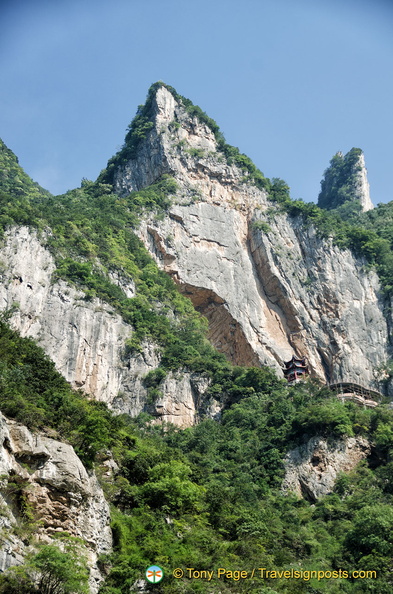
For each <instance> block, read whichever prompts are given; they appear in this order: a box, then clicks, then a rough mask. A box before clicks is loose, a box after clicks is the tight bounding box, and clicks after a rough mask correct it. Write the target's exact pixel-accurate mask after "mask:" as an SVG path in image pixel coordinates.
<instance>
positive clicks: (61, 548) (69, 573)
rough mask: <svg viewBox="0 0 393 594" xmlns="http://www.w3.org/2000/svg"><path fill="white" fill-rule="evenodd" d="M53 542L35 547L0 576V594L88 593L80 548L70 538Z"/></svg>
mask: <svg viewBox="0 0 393 594" xmlns="http://www.w3.org/2000/svg"><path fill="white" fill-rule="evenodd" d="M57 541H58V544H49V545H39V546H38V549H39V550H38V552H37V553H35V554H32V555H30V556H29V557H28V558H27V560H26V561H27V562H26V563H25V564H24V565H22V566H17V567H13V568H12V569H10V570H9V571H8V572H6V573H5V574H2V575H0V594H35V593H37V594H88V592H89V589H88V583H87V580H88V577H89V572H88V569H87V562H86V557H85V555H84V552H83V548H82V546H81V545H80V543H79V542H78V541H77V540H76V539H73V538H61V539H57ZM54 542H56V541H54Z"/></svg>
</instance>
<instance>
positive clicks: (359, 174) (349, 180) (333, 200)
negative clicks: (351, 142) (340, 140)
mask: <svg viewBox="0 0 393 594" xmlns="http://www.w3.org/2000/svg"><path fill="white" fill-rule="evenodd" d="M346 202H358V203H359V204H360V206H361V210H362V212H366V211H367V210H371V209H372V208H374V205H373V203H372V202H371V199H370V186H369V183H368V180H367V169H366V165H365V161H364V154H363V151H362V150H361V149H359V148H352V149H351V150H350V151H349V152H348V153H347V154H346V155H344V154H343V153H342V152H338V153H336V154H335V155H334V157H333V158H332V160H331V161H330V166H329V167H328V169H326V171H325V174H324V178H323V180H322V181H321V192H320V194H319V196H318V206H320V207H321V208H325V209H327V210H332V209H334V208H338V207H340V206H342V205H343V204H344V203H346Z"/></svg>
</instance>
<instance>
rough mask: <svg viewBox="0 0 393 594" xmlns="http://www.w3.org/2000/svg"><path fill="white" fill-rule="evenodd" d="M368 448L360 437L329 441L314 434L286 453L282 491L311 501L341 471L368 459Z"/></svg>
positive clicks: (326, 489) (328, 488)
mask: <svg viewBox="0 0 393 594" xmlns="http://www.w3.org/2000/svg"><path fill="white" fill-rule="evenodd" d="M370 449H371V448H370V444H369V443H368V441H367V440H366V439H364V438H363V437H356V438H355V437H349V438H347V439H338V440H330V441H328V440H326V439H324V438H322V437H318V436H316V437H313V438H311V439H309V440H308V442H307V443H305V444H304V445H302V446H299V447H298V448H295V449H294V450H291V451H290V452H289V453H288V454H287V456H286V458H285V460H284V466H285V478H284V481H283V485H282V488H283V491H284V492H289V491H292V492H293V493H296V494H297V495H298V496H299V497H304V498H305V499H308V500H309V501H311V502H313V503H314V502H315V501H316V500H317V499H319V498H320V497H323V496H324V495H327V494H328V493H330V492H331V491H332V490H333V487H334V484H335V481H336V478H337V476H338V474H339V473H340V472H349V471H350V470H353V469H354V468H355V466H356V465H357V464H358V463H359V462H360V461H361V460H363V459H365V458H367V456H368V455H369V454H370Z"/></svg>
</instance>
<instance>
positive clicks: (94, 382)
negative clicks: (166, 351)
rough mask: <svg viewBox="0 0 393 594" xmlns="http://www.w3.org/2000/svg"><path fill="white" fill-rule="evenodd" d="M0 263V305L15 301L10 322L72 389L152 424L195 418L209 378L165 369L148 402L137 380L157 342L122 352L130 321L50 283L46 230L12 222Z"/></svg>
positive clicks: (153, 363) (156, 358)
mask: <svg viewBox="0 0 393 594" xmlns="http://www.w3.org/2000/svg"><path fill="white" fill-rule="evenodd" d="M0 262H1V271H0V280H1V282H0V311H4V310H7V309H10V308H12V306H13V305H14V306H16V307H15V311H14V313H13V315H12V317H11V320H10V323H11V325H12V326H13V327H14V328H15V329H16V330H18V331H19V332H20V333H21V335H22V336H29V337H32V338H34V339H36V340H37V341H38V343H39V344H40V345H41V346H42V347H43V348H44V349H45V351H46V352H47V354H48V355H49V356H50V358H51V359H52V360H53V361H54V363H55V364H56V367H57V369H58V371H59V372H60V373H61V374H62V375H63V376H64V377H65V378H66V379H67V381H69V382H70V383H71V384H72V385H73V386H74V387H75V388H80V389H82V390H83V391H85V392H86V393H87V394H89V395H90V396H92V397H93V398H95V399H96V400H102V401H104V402H106V403H107V404H108V405H109V406H110V407H112V408H113V409H114V410H115V411H116V412H118V413H127V414H130V415H131V416H136V415H137V414H138V413H140V412H141V411H143V410H145V411H147V412H149V413H150V414H152V415H153V416H154V417H155V418H156V420H157V422H164V421H166V422H171V423H173V424H175V425H179V426H182V427H185V426H190V425H193V424H194V423H195V421H196V420H197V418H198V411H199V408H200V407H201V406H202V401H203V395H204V393H205V392H206V389H207V387H208V383H206V381H205V380H204V379H203V377H202V376H200V375H198V374H190V373H185V374H183V375H179V374H178V375H174V374H168V376H167V378H166V379H165V381H163V382H162V385H160V392H161V394H162V396H161V397H160V399H159V400H157V401H155V402H151V403H149V402H148V400H149V399H148V391H147V388H146V387H145V385H144V381H143V380H144V377H145V376H146V374H147V373H148V372H149V371H151V370H153V369H155V368H156V367H157V366H158V365H159V362H160V354H159V350H158V349H157V346H156V345H154V344H152V343H151V342H147V341H145V342H144V344H143V345H142V351H141V353H137V354H135V355H133V356H131V357H125V356H124V350H125V341H126V339H127V338H128V337H130V336H131V335H132V331H133V330H132V327H131V326H130V325H128V324H126V323H125V322H124V321H123V320H122V319H121V317H120V316H119V315H118V314H117V313H116V312H114V311H113V309H112V308H111V307H110V306H109V305H108V304H106V303H104V302H103V301H100V300H98V299H94V300H93V301H86V300H85V298H84V297H85V296H84V293H83V292H82V291H79V290H77V289H76V288H75V287H73V286H70V285H69V284H67V283H66V282H64V281H62V280H56V281H54V279H53V277H52V275H53V273H54V271H55V269H56V266H55V262H54V259H53V256H52V255H51V253H50V252H49V250H48V249H47V248H46V247H45V235H43V236H42V237H41V238H39V237H38V236H37V234H36V232H34V231H32V230H30V229H28V228H27V227H20V228H17V227H13V228H11V229H10V230H9V231H8V232H7V233H6V234H5V237H4V240H3V242H2V245H1V246H0ZM112 280H113V281H114V282H117V283H118V284H120V285H121V286H122V288H123V290H124V291H125V293H126V295H127V294H128V295H129V296H132V295H133V294H134V288H133V286H132V285H129V284H127V285H124V283H123V282H122V280H121V279H120V278H117V277H116V278H115V277H114V278H112ZM212 405H213V407H214V403H212ZM208 406H210V405H208Z"/></svg>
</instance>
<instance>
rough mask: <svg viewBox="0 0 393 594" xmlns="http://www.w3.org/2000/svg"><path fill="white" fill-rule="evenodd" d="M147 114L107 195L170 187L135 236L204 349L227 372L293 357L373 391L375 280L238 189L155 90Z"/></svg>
mask: <svg viewBox="0 0 393 594" xmlns="http://www.w3.org/2000/svg"><path fill="white" fill-rule="evenodd" d="M153 111H154V127H153V128H152V130H151V131H150V132H149V133H148V135H147V136H146V138H145V140H144V141H143V142H142V143H141V145H140V146H139V148H138V155H137V157H136V158H135V159H133V160H131V161H129V162H128V163H127V164H126V165H124V166H122V167H121V168H119V169H118V170H117V172H116V173H115V182H116V189H117V191H118V192H119V193H120V194H126V193H127V192H129V191H131V190H135V189H139V188H140V187H142V186H143V185H145V184H148V183H152V182H154V181H156V180H157V179H158V177H159V176H160V175H161V174H163V173H168V174H171V175H173V176H174V177H175V179H176V180H177V182H178V184H179V187H180V189H179V191H178V193H177V195H176V198H175V203H174V204H173V205H172V207H171V208H170V209H169V211H168V213H167V216H166V217H165V218H164V220H162V221H159V220H157V219H156V218H154V217H146V218H145V220H144V221H143V222H142V224H141V227H140V231H139V233H140V237H141V238H142V240H143V241H144V243H145V245H146V246H147V248H148V249H149V251H150V253H151V254H152V255H153V257H154V258H155V259H156V261H157V262H158V264H159V265H160V266H161V267H162V268H163V269H164V270H166V271H167V272H168V273H169V274H171V275H172V277H173V278H174V280H175V281H176V282H177V283H178V284H179V286H180V287H181V290H182V291H183V292H184V293H185V294H186V295H188V296H189V297H190V298H191V300H192V301H193V303H194V306H195V307H196V308H197V309H198V310H199V311H200V312H202V313H203V314H204V315H205V316H206V317H207V318H208V320H209V332H210V339H211V341H212V342H213V344H214V345H215V346H216V347H217V348H218V349H219V350H221V351H223V352H224V353H226V354H227V356H228V357H229V358H230V359H231V360H232V361H233V362H234V363H236V364H241V365H260V364H267V365H270V366H272V367H274V368H275V369H276V370H277V371H280V368H281V366H282V365H283V362H284V361H285V360H289V359H290V358H291V356H292V354H293V353H295V354H298V355H303V356H304V355H305V356H307V357H308V359H309V361H310V365H311V369H312V373H313V374H314V375H315V376H317V377H319V378H320V379H321V380H323V381H327V382H329V383H334V382H337V381H340V380H342V381H344V380H348V381H354V382H356V383H361V384H363V385H366V386H373V387H378V386H377V385H376V384H375V381H374V372H375V368H376V367H378V366H379V365H381V364H383V363H384V362H385V361H386V360H387V359H388V358H389V356H390V351H389V336H388V335H389V331H388V326H387V322H386V319H385V318H384V314H383V309H384V303H383V300H382V297H381V295H380V287H379V281H378V278H377V276H376V275H375V274H374V273H373V272H372V271H371V272H365V271H364V264H365V262H363V261H361V260H357V259H356V258H354V256H353V254H352V253H351V252H350V251H347V250H346V251H342V250H339V249H338V248H337V247H335V246H334V245H333V244H332V241H331V240H322V239H320V238H318V237H317V235H316V232H315V230H314V229H313V228H312V227H308V228H306V227H305V226H303V225H302V224H301V220H300V219H295V218H291V217H289V216H287V215H286V214H282V213H280V212H278V209H277V207H276V206H275V205H274V204H272V203H270V202H269V201H268V199H267V195H266V193H265V192H264V191H263V190H259V189H258V188H256V187H254V186H252V185H248V184H247V183H244V172H243V171H241V170H240V169H239V168H238V167H236V166H235V165H228V164H227V163H226V162H225V160H224V157H223V155H222V154H221V153H219V152H218V151H217V144H216V141H215V138H214V135H213V133H212V132H211V131H210V129H209V128H208V127H207V126H206V125H205V124H203V123H200V122H199V121H198V120H197V118H195V117H192V116H190V115H189V114H188V113H187V112H186V110H185V109H184V108H183V107H182V106H181V105H180V104H178V103H177V102H176V100H175V99H174V97H173V96H172V94H171V93H170V92H169V91H168V90H167V89H166V88H165V87H161V88H159V90H158V91H157V93H156V98H155V104H154V110H153ZM364 171H365V170H364ZM360 173H361V172H360ZM360 173H359V175H360ZM363 177H364V176H363ZM363 177H362V178H361V175H360V177H359V188H360V189H359V192H360V191H361V192H363V194H364V196H365V195H366V194H365V188H366V187H368V186H367V183H366V182H367V179H366V178H364V179H363ZM360 178H361V179H360ZM362 180H363V181H362ZM258 222H262V223H264V226H263V225H262V228H265V229H269V227H270V230H268V231H266V230H265V231H261V230H259V229H258ZM266 223H267V224H268V227H266ZM260 227H261V225H260Z"/></svg>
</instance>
